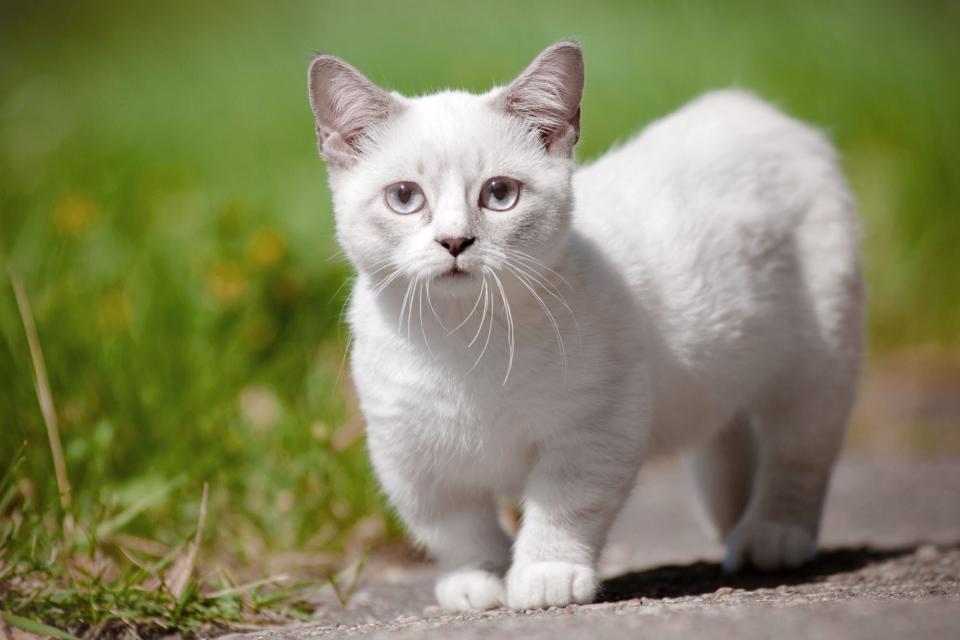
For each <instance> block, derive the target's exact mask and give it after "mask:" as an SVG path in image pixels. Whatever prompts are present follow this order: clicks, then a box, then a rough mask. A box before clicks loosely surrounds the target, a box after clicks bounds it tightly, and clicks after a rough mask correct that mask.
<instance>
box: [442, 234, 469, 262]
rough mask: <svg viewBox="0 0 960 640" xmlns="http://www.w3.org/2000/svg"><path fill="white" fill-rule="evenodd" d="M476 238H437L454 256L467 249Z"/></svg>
mask: <svg viewBox="0 0 960 640" xmlns="http://www.w3.org/2000/svg"><path fill="white" fill-rule="evenodd" d="M475 240H476V238H437V242H439V243H440V244H441V245H442V246H443V248H444V249H446V250H447V251H449V252H450V255H452V256H453V257H454V258H456V257H457V256H458V255H460V254H461V253H463V252H464V251H466V250H467V247H469V246H470V245H472V244H473V243H474V241H475Z"/></svg>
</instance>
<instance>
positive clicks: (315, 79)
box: [310, 43, 583, 295]
mask: <svg viewBox="0 0 960 640" xmlns="http://www.w3.org/2000/svg"><path fill="white" fill-rule="evenodd" d="M582 86H583V63H582V58H581V55H580V49H579V47H578V46H577V45H576V44H573V43H559V44H557V45H554V46H553V47H551V48H549V49H547V50H546V51H544V52H543V53H542V54H541V55H540V56H539V57H538V58H537V59H536V60H535V61H534V62H533V64H531V66H530V67H529V68H528V69H527V70H526V71H524V73H523V74H521V75H520V76H519V77H518V78H517V79H516V80H515V81H514V82H513V83H512V84H511V85H510V86H508V87H506V88H497V89H493V90H492V91H490V92H488V93H486V94H483V95H473V94H469V93H464V92H452V91H447V92H441V93H437V94H433V95H429V96H425V97H419V98H405V97H403V96H400V95H396V94H388V93H386V92H384V91H383V90H381V89H380V88H379V87H377V86H376V85H374V84H372V83H371V82H370V81H369V80H367V79H366V78H365V77H363V76H362V75H361V74H360V73H359V72H358V71H357V70H356V69H354V68H353V67H351V66H349V65H348V64H346V63H345V62H343V61H341V60H339V59H337V58H334V57H332V56H325V55H324V56H318V57H317V58H315V59H314V61H313V63H312V64H311V68H310V97H311V105H312V107H313V110H314V115H315V116H316V120H317V134H318V139H319V144H320V151H321V154H322V155H323V156H324V158H326V160H327V162H328V165H329V174H330V184H331V188H332V192H333V200H334V211H335V214H336V222H337V236H338V240H339V241H340V244H341V245H342V246H343V248H344V251H345V253H346V254H347V256H348V257H349V258H350V260H351V261H352V262H353V264H354V265H355V266H356V268H357V269H358V270H359V271H361V272H363V273H365V274H367V275H368V276H370V277H371V278H372V279H373V283H374V285H375V286H376V285H378V284H379V283H383V282H386V279H387V278H391V277H395V278H396V279H397V280H400V279H402V280H404V281H409V280H410V279H427V280H429V282H430V283H431V286H434V287H436V288H435V289H434V291H446V292H448V293H450V294H452V295H455V294H456V293H457V292H466V291H469V290H471V289H473V290H475V287H476V285H477V283H479V282H480V280H481V279H482V278H483V276H484V274H485V272H487V270H494V272H496V273H500V274H503V275H508V274H509V273H510V271H509V270H510V269H511V268H513V269H517V268H520V269H521V271H522V270H525V269H530V268H531V266H532V265H534V264H535V262H534V261H541V262H546V263H547V264H549V263H550V261H551V258H552V255H553V253H554V252H555V251H558V250H559V249H560V247H561V245H562V242H563V238H564V237H565V235H566V233H567V230H568V228H569V225H570V211H571V207H572V192H571V186H570V177H571V172H572V168H573V162H572V158H571V156H572V151H573V146H574V144H575V143H576V140H577V138H578V136H579V103H580V95H581V93H582ZM511 265H512V266H511ZM524 265H525V269H524V268H523V267H524ZM505 271H506V273H505Z"/></svg>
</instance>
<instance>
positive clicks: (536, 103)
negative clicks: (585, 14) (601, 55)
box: [500, 41, 583, 155]
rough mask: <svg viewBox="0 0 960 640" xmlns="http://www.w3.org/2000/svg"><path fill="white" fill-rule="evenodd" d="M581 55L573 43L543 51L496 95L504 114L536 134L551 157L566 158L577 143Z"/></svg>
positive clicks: (561, 44)
mask: <svg viewBox="0 0 960 640" xmlns="http://www.w3.org/2000/svg"><path fill="white" fill-rule="evenodd" d="M582 96H583V54H582V52H581V51H580V45H579V44H578V43H576V42H569V41H565V42H558V43H556V44H554V45H552V46H550V47H548V48H546V49H544V51H543V52H542V53H541V54H540V55H538V56H537V58H536V59H535V60H534V61H533V62H532V63H531V64H530V66H529V67H527V68H526V69H525V70H524V71H523V73H521V74H520V75H519V76H518V77H517V79H516V80H514V81H513V82H512V83H511V84H510V86H509V87H507V88H506V89H504V91H503V93H501V94H500V100H501V104H502V106H503V108H504V109H506V111H507V112H508V113H512V114H515V115H517V116H519V117H520V118H523V119H524V120H526V121H527V122H528V123H529V125H530V127H531V128H533V129H536V130H538V131H539V132H540V138H541V140H543V146H544V148H546V149H547V151H549V152H551V153H562V154H565V155H569V154H570V153H571V152H572V151H573V146H574V145H575V144H577V140H579V139H580V98H581V97H582Z"/></svg>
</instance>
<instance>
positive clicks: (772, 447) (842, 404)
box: [724, 369, 855, 571]
mask: <svg viewBox="0 0 960 640" xmlns="http://www.w3.org/2000/svg"><path fill="white" fill-rule="evenodd" d="M838 374H839V372H838V371H837V370H836V369H834V370H833V371H830V370H829V369H827V370H826V371H824V372H823V373H822V374H821V375H820V376H816V375H813V376H807V377H805V379H804V380H803V381H802V382H796V381H795V383H794V384H789V385H782V386H780V385H778V389H779V391H778V393H777V394H776V395H775V396H773V397H771V398H768V399H766V401H765V402H763V403H761V404H760V405H759V406H758V407H757V408H756V410H755V412H754V414H753V415H754V416H755V418H756V423H755V435H756V444H757V462H756V471H755V474H754V479H753V488H752V491H751V495H750V500H749V503H748V504H747V507H746V510H745V511H744V513H743V517H742V518H741V519H740V521H739V523H738V524H737V525H736V526H735V527H734V528H733V529H732V530H731V531H730V532H729V533H728V535H727V538H726V546H727V555H726V559H725V560H724V567H725V568H726V569H728V570H737V569H739V568H741V567H742V566H743V565H745V564H751V565H753V566H754V567H756V568H758V569H761V570H765V571H773V570H777V569H782V568H788V567H796V566H799V565H801V564H803V563H804V562H806V561H807V560H810V559H811V558H812V557H813V555H814V554H815V552H816V540H817V534H818V532H819V528H820V516H821V511H822V508H823V502H824V498H825V496H826V493H827V487H828V484H829V482H830V473H831V471H832V469H833V464H834V462H835V460H836V458H837V456H838V454H839V452H840V448H841V446H842V443H843V435H844V431H845V427H846V422H847V418H848V415H849V413H850V408H851V405H852V403H853V396H854V386H855V385H854V379H855V376H843V375H838Z"/></svg>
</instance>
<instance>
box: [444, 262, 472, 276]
mask: <svg viewBox="0 0 960 640" xmlns="http://www.w3.org/2000/svg"><path fill="white" fill-rule="evenodd" d="M440 277H441V278H469V277H470V273H469V272H468V271H465V270H463V269H461V268H460V267H458V266H457V265H453V266H452V267H450V269H448V270H447V271H444V272H443V273H442V274H440Z"/></svg>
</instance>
